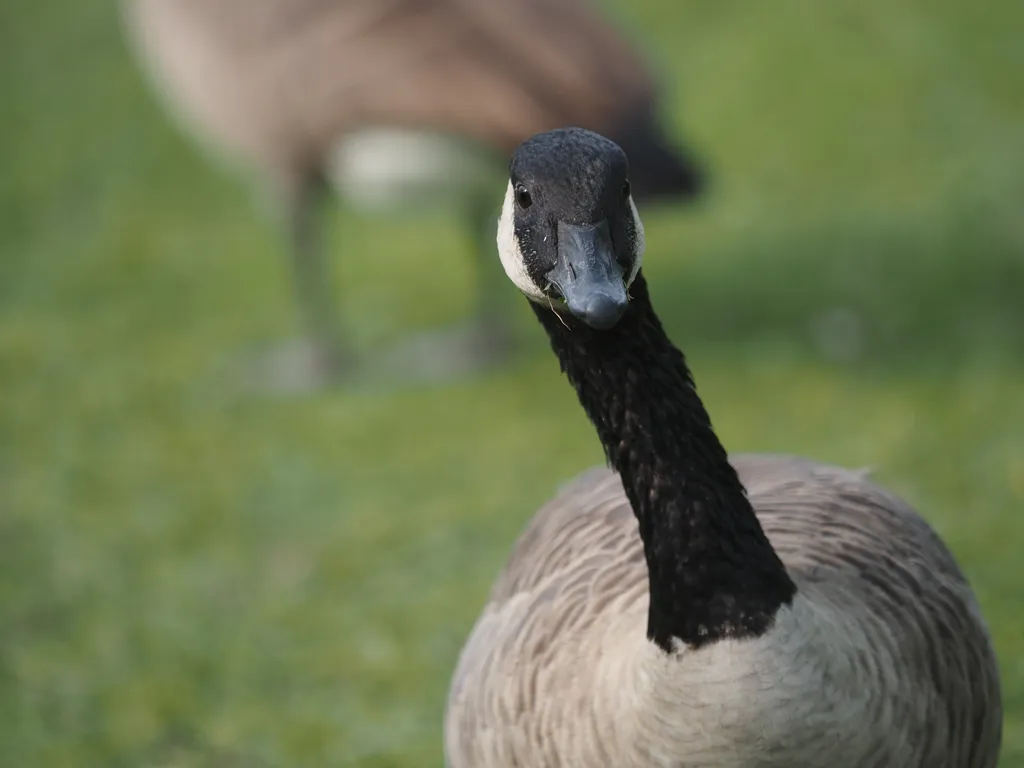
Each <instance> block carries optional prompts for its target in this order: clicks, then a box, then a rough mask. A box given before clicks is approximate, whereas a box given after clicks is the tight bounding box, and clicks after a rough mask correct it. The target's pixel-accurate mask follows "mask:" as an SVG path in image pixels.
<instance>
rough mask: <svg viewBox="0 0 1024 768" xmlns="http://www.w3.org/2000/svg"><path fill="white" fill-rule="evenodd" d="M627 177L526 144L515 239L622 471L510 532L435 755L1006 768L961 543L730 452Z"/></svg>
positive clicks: (467, 759)
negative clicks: (665, 300)
mask: <svg viewBox="0 0 1024 768" xmlns="http://www.w3.org/2000/svg"><path fill="white" fill-rule="evenodd" d="M632 179H633V172H632V164H631V163H628V162H627V157H626V155H625V154H624V153H623V152H622V150H621V149H620V148H619V147H618V146H616V145H615V144H614V143H612V142H611V141H608V140H607V139H606V138H604V137H602V136H598V135H595V134H593V133H590V132H588V131H582V130H578V129H577V130H562V131H553V132H550V133H546V134H542V135H539V136H535V137H533V138H532V139H530V140H529V141H527V142H525V143H524V144H523V145H522V146H521V147H520V148H519V149H518V150H517V151H516V153H515V154H514V156H513V158H512V163H511V167H510V179H509V182H508V185H507V192H506V197H505V203H504V209H503V213H502V216H501V219H500V222H499V224H498V238H497V240H498V251H499V255H500V257H501V262H502V264H503V265H504V268H505V271H506V273H507V274H508V277H509V278H510V279H511V280H512V282H513V283H515V285H516V287H517V288H518V289H519V290H520V291H521V292H522V293H523V294H525V295H526V296H527V298H529V299H530V304H531V306H532V308H533V310H534V313H535V314H536V316H537V318H538V320H539V321H540V323H541V325H542V326H543V327H544V329H545V331H546V332H547V334H548V337H549V339H550V342H551V346H552V349H553V350H554V352H555V355H556V356H557V357H558V360H559V363H560V365H561V369H562V371H563V372H564V373H565V374H566V376H567V378H568V379H569V382H570V383H571V384H572V386H573V387H574V388H575V390H576V394H577V397H578V399H579V401H580V405H582V407H583V409H584V410H585V411H586V414H587V416H588V417H589V419H590V420H591V422H592V423H593V425H594V427H595V429H596V430H597V434H598V437H599V439H600V441H601V445H602V447H603V448H604V452H605V455H606V457H607V459H608V463H609V464H610V465H611V469H610V470H609V469H604V468H599V469H592V470H589V471H587V472H585V473H583V474H582V475H581V476H579V477H578V478H576V479H575V480H574V481H573V482H572V483H570V484H569V485H568V486H566V487H564V488H563V489H562V490H561V491H560V492H559V493H558V494H557V496H556V497H555V498H554V499H553V500H552V501H550V502H549V503H548V504H546V505H545V506H543V507H542V508H541V509H540V511H539V512H537V514H536V515H535V516H534V517H533V519H532V520H531V521H530V523H529V524H528V525H527V527H526V530H525V531H524V532H523V534H522V535H521V536H520V538H519V541H518V542H517V543H516V545H515V547H514V548H513V550H512V554H511V555H510V557H509V559H508V562H507V564H506V566H505V568H504V570H503V571H502V573H501V575H500V576H499V577H498V580H497V582H496V584H495V585H494V587H493V589H492V591H491V596H490V600H489V602H488V603H487V605H486V607H485V608H484V610H483V612H482V614H481V616H480V618H479V619H478V621H477V623H476V626H475V627H474V628H473V631H472V634H471V635H470V637H469V639H468V640H467V642H466V645H465V647H464V648H463V650H462V653H461V656H460V658H459V662H458V666H457V668H456V671H455V674H454V677H453V680H452V686H451V692H450V699H449V705H448V712H447V717H446V725H445V753H446V761H447V762H446V764H447V765H448V766H449V768H512V767H513V766H530V767H531V768H542V767H543V766H597V765H602V766H616V768H698V767H699V768H709V767H710V766H715V768H749V767H750V766H761V767H762V768H771V767H776V768H792V767H793V766H801V767H804V768H812V767H818V768H826V766H827V767H828V768H864V767H865V766H879V768H881V767H882V766H885V767H886V768H896V767H897V766H899V768H995V766H996V764H997V762H998V758H999V751H1000V745H1001V738H1002V701H1001V693H1000V682H999V671H998V667H997V664H996V657H995V653H994V651H993V648H992V643H991V639H990V637H989V633H988V630H987V628H986V626H985V622H984V619H983V618H982V615H981V611H980V609H979V607H978V603H977V601H976V599H975V597H974V594H973V593H972V591H971V588H970V585H969V584H968V583H967V580H966V579H965V578H964V575H963V573H962V572H961V571H960V568H959V567H958V566H957V563H956V561H955V560H954V558H953V555H952V554H951V553H950V551H949V550H948V549H947V548H946V546H945V544H944V543H943V542H942V540H941V539H940V538H939V536H938V535H937V534H936V533H935V531H934V530H933V529H932V528H931V527H930V526H929V525H928V523H927V522H926V521H925V520H924V519H923V518H922V517H921V516H920V515H918V514H917V513H916V512H915V511H914V510H913V509H912V508H911V507H910V506H909V505H908V504H906V503H905V502H904V501H902V500H900V499H898V498H897V497H895V496H894V495H893V494H891V493H889V492H887V491H886V490H884V489H883V488H881V487H879V486H878V485H875V484H874V483H872V482H871V481H869V480H868V479H867V478H866V477H865V473H864V472H854V471H849V470H846V469H842V468H839V467H833V466H828V465H825V464H819V463H817V462H813V461H810V460H807V459H801V458H796V457H790V456H772V455H756V454H747V455H733V456H728V455H727V454H726V451H725V448H724V447H723V446H722V444H721V442H719V440H718V438H717V437H716V435H715V432H714V429H713V428H712V424H711V420H710V418H709V416H708V413H707V411H706V410H705V408H704V405H703V403H702V402H701V399H700V397H699V396H698V394H697V390H696V387H695V385H694V381H693V376H692V374H691V372H690V369H689V368H688V367H687V364H686V360H685V358H684V356H683V354H682V353H681V352H680V351H679V349H678V348H676V347H675V346H674V345H673V344H672V342H671V341H670V340H669V338H668V336H667V335H666V334H665V331H664V330H663V328H662V326H661V323H660V321H659V319H658V316H657V314H656V313H655V311H654V308H653V306H652V304H651V297H650V294H649V292H648V289H647V283H646V282H645V279H644V275H643V272H642V270H641V261H642V258H643V252H644V233H643V226H642V224H641V223H640V218H639V216H638V214H637V209H636V206H635V205H634V203H633V199H632V196H631V194H630V187H631V182H632ZM755 394H756V393H755Z"/></svg>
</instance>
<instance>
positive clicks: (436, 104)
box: [122, 0, 705, 386]
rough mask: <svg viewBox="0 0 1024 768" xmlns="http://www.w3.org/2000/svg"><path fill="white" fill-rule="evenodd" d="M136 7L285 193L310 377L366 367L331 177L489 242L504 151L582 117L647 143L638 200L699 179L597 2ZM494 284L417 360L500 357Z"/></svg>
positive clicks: (244, 158) (127, 10) (152, 57)
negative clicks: (330, 219)
mask: <svg viewBox="0 0 1024 768" xmlns="http://www.w3.org/2000/svg"><path fill="white" fill-rule="evenodd" d="M122 6H123V8H122V10H123V17H124V26H125V30H126V33H127V35H128V39H129V42H130V47H131V49H132V50H133V51H134V52H135V54H136V56H137V59H138V60H139V62H141V66H142V69H143V71H144V72H145V73H147V74H148V76H149V79H150V81H151V82H152V83H153V84H154V85H155V86H156V89H157V90H158V92H159V94H160V96H161V97H162V98H163V101H164V103H165V104H166V106H168V107H169V108H170V109H171V111H172V113H173V114H174V115H175V117H176V118H177V121H178V123H179V124H180V126H182V127H183V128H184V129H185V131H186V132H187V133H190V134H192V135H194V136H196V137H198V138H199V140H200V142H201V144H202V145H203V146H204V147H206V148H207V149H209V150H212V154H214V155H215V156H217V157H220V158H223V159H226V160H227V161H228V162H229V163H231V164H233V165H235V166H239V165H240V166H242V167H243V168H246V169H249V170H254V171H255V172H256V175H257V176H258V177H260V178H262V179H264V180H265V183H266V184H267V185H269V189H270V190H271V191H272V200H276V201H277V204H278V205H277V207H276V210H277V211H279V212H280V213H281V216H282V219H283V225H284V226H283V228H284V230H285V231H286V232H287V234H288V240H289V250H290V255H291V263H292V265H293V269H292V274H293V283H294V289H295V292H296V296H297V299H298V305H299V307H300V309H301V310H302V317H303V325H304V338H303V339H302V340H300V343H298V344H295V343H292V344H289V345H287V350H290V352H289V353H288V354H286V355H284V356H281V357H280V360H282V361H291V363H292V364H295V363H296V361H298V360H303V359H304V360H306V363H303V364H302V365H301V366H300V368H301V367H302V366H305V367H306V368H307V369H308V370H307V371H306V373H305V374H301V375H299V379H300V384H299V385H300V386H301V385H303V384H302V383H301V382H307V383H309V384H310V385H311V386H316V385H318V384H319V383H323V382H322V381H321V379H325V378H326V379H329V378H331V376H332V375H333V374H336V373H340V372H344V371H345V370H346V369H348V370H351V369H353V368H355V367H358V366H357V365H356V356H355V354H354V351H353V349H352V348H351V346H352V345H351V344H345V343H343V342H344V339H343V337H342V334H340V332H339V329H338V323H337V322H336V319H335V317H334V310H333V301H332V297H331V291H330V289H329V287H328V286H329V282H330V281H329V279H328V275H327V272H326V268H325V263H324V260H325V256H326V254H325V253H324V252H323V248H322V247H321V244H320V242H319V241H320V237H319V228H318V226H317V224H318V221H317V218H316V216H315V211H316V209H317V205H318V203H319V202H320V201H321V200H323V199H324V198H325V192H327V191H330V190H331V189H333V190H334V191H335V192H337V193H338V197H339V199H340V200H342V201H344V202H345V203H347V204H349V205H350V206H351V207H352V208H353V209H358V210H364V211H377V210H393V209H395V208H396V207H397V208H401V207H403V206H404V207H411V206H412V205H414V204H415V205H419V206H420V207H423V204H424V203H427V204H429V203H431V202H433V203H437V204H440V205H442V206H446V207H448V208H449V209H453V210H455V211H457V212H458V214H459V215H460V216H461V217H462V218H463V219H464V220H465V221H466V223H467V224H468V228H469V231H470V232H471V233H472V234H473V238H474V240H475V246H476V250H477V251H479V252H481V255H483V254H488V253H490V249H491V247H492V246H491V245H490V243H493V237H494V232H493V222H494V220H495V214H496V213H497V211H496V210H492V208H491V200H492V198H491V196H490V194H489V192H490V190H491V189H493V186H494V184H496V183H500V182H501V180H502V178H503V176H504V158H506V157H507V156H508V153H509V152H511V151H512V149H514V148H515V146H516V145H517V144H518V143H519V142H521V141H522V140H524V139H525V138H527V137H528V136H530V135H532V134H533V133H536V132H538V131H541V130H546V129H549V128H555V127H558V126H560V125H565V124H567V123H574V124H581V125H586V126H587V127H591V128H593V129H595V130H600V131H603V132H604V133H606V134H607V135H610V136H613V137H614V138H615V139H616V140H617V141H618V142H620V143H621V144H622V145H623V146H624V147H626V148H627V149H628V150H629V151H630V152H631V153H632V155H633V157H634V165H635V169H634V174H635V180H634V183H635V184H636V188H637V194H638V196H644V197H650V198H652V199H654V198H657V199H663V200H666V201H673V200H679V201H685V200H688V199H692V198H695V197H696V196H697V194H698V191H699V190H700V189H701V186H702V179H703V178H704V175H705V174H704V171H703V170H702V168H701V167H700V165H699V163H698V161H697V160H696V158H695V156H694V155H693V153H691V152H690V150H688V149H687V148H684V147H682V146H681V145H677V144H676V143H674V142H673V141H671V140H670V139H669V137H668V136H667V134H666V131H665V130H664V129H663V127H662V120H661V117H660V115H659V111H660V108H661V107H660V105H661V96H660V93H659V89H658V88H657V87H656V84H655V81H654V78H653V76H652V73H651V71H650V69H649V67H648V65H647V63H646V62H645V61H644V60H643V59H642V57H641V56H640V54H639V53H638V52H637V51H636V50H634V48H633V47H631V46H630V45H629V44H628V43H627V42H626V41H625V39H624V38H623V37H622V36H621V35H620V34H618V33H617V32H616V30H615V28H614V27H613V25H612V24H611V23H610V22H609V21H608V20H607V19H605V18H604V17H602V16H601V15H600V14H599V13H598V12H597V10H596V8H595V7H594V6H592V5H591V3H590V0H330V1H326V0H122ZM481 261H482V262H484V264H483V265H482V266H486V264H487V263H489V262H490V260H489V259H481ZM495 271H496V270H495ZM495 282H496V280H495V279H494V277H493V276H489V274H488V273H487V270H486V269H485V268H480V269H478V290H477V294H478V307H477V310H476V318H475V321H474V322H473V323H472V324H470V325H469V327H468V328H466V327H463V328H457V329H455V331H453V332H451V333H441V334H435V335H434V339H433V341H434V342H436V343H435V344H434V345H433V346H431V345H430V344H427V346H426V350H427V351H429V352H430V353H431V354H425V353H421V354H420V356H419V357H420V359H421V360H423V359H430V358H431V357H432V356H433V355H435V354H436V355H437V356H439V357H438V359H439V360H442V361H446V364H447V363H449V362H450V363H451V364H452V365H453V366H454V368H453V370H458V369H459V366H460V365H461V366H462V367H463V368H469V369H472V368H475V367H476V366H477V365H478V364H480V365H483V364H487V363H489V362H495V361H496V360H500V359H502V358H503V357H504V355H505V353H506V351H507V350H508V342H509V340H510V339H509V333H508V332H509V329H508V328H507V327H506V320H505V318H504V317H503V316H502V313H501V312H500V311H498V310H496V308H495V307H496V301H495V295H494V290H493V289H492V288H491V287H490V286H492V285H493V284H494V283H495ZM498 295H499V296H500V291H499V294H498ZM424 341H426V340H424ZM421 347H422V345H421ZM303 350H304V351H303ZM296 351H298V352H299V354H298V355H296V354H295V353H296ZM492 353H493V354H492ZM374 356H375V357H376V356H377V353H376V352H375V355H374ZM491 358H496V359H491ZM422 364H425V363H422ZM307 374H308V376H307Z"/></svg>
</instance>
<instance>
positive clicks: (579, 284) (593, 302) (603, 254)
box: [547, 221, 628, 330]
mask: <svg viewBox="0 0 1024 768" xmlns="http://www.w3.org/2000/svg"><path fill="white" fill-rule="evenodd" d="M547 277H548V280H549V281H550V282H551V284H552V285H554V286H555V287H557V288H558V290H559V291H561V292H562V296H563V297H564V298H565V303H566V305H567V306H568V307H569V311H570V312H572V313H573V314H574V315H576V317H578V318H579V319H580V320H582V321H583V322H585V323H586V324H587V325H589V326H590V327H591V328H597V329H599V330H607V329H609V328H611V327H612V326H614V325H615V324H616V323H617V322H619V319H620V318H621V317H622V315H623V313H624V312H625V311H626V304H627V302H628V299H627V297H626V284H625V283H624V282H623V280H622V268H621V267H620V266H619V263H618V260H617V259H616V258H615V249H614V248H613V247H612V237H611V233H610V232H609V231H608V222H607V221H602V222H600V223H598V224H566V223H565V222H562V221H560V222H558V262H557V264H556V265H555V267H554V268H553V269H552V270H551V271H550V272H549V273H548V275H547Z"/></svg>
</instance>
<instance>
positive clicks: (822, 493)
mask: <svg viewBox="0 0 1024 768" xmlns="http://www.w3.org/2000/svg"><path fill="white" fill-rule="evenodd" d="M732 463H733V465H734V466H735V467H736V470H737V472H738V473H739V476H740V478H741V480H742V481H743V484H744V485H745V486H746V488H747V491H748V493H749V495H750V500H751V503H752V505H753V507H754V509H755V510H756V511H757V515H758V519H759V521H760V522H761V525H762V526H763V527H764V530H765V533H767V535H768V538H769V539H770V541H771V543H772V546H773V547H774V548H775V550H776V551H777V552H778V553H779V555H780V557H781V558H782V561H783V562H784V563H785V565H786V568H787V570H788V571H789V573H790V575H791V576H792V577H793V580H794V581H795V582H796V584H797V587H798V592H797V595H798V597H797V599H796V600H795V601H794V603H793V606H792V607H791V608H787V609H783V611H782V612H781V613H780V615H779V617H778V620H777V626H776V627H775V629H774V630H773V631H772V632H770V633H769V634H767V635H765V636H764V637H761V638H756V639H752V640H725V641H722V642H721V643H718V644H715V645H712V646H710V647H707V648H701V649H698V650H691V649H687V648H685V647H681V648H680V649H679V652H678V655H677V656H675V657H669V656H666V655H665V654H664V653H662V651H661V650H660V649H658V648H657V647H656V646H655V645H654V644H652V643H651V642H650V641H649V640H648V639H647V638H646V637H645V635H644V625H645V622H646V618H647V612H648V588H647V564H646V562H645V561H644V554H643V546H642V543H641V540H640V536H639V534H638V531H637V523H636V518H635V516H634V514H633V510H632V509H631V507H630V505H629V501H628V500H627V498H626V496H625V494H624V492H623V488H622V482H621V480H620V478H619V476H618V475H617V474H615V473H614V472H612V471H611V470H608V469H603V468H601V469H594V470H590V471H588V472H585V473H584V474H582V475H581V476H580V477H578V478H577V479H576V480H575V481H573V482H572V483H570V484H569V485H567V486H566V487H564V488H563V489H561V490H560V492H559V493H558V494H557V495H556V497H555V498H554V499H552V500H551V501H550V502H549V503H548V504H546V505H545V506H544V507H542V508H541V509H540V510H539V511H538V512H537V514H536V515H535V516H534V518H533V519H532V521H531V522H530V524H529V525H528V526H527V528H526V530H525V531H524V532H523V534H522V535H521V537H520V538H519V541H518V542H517V543H516V545H515V547H514V548H513V551H512V554H511V556H510V558H509V560H508V563H507V564H506V566H505V568H504V569H503V571H502V573H501V576H500V577H499V578H498V580H497V583H496V584H495V585H494V588H493V590H492V592H491V595H490V599H489V601H488V604H487V607H486V608H485V609H484V611H483V614H482V615H481V617H480V619H479V620H478V622H477V624H476V626H475V627H474V629H473V633H472V635H471V638H470V640H469V641H468V642H467V644H466V647H465V649H464V650H463V652H462V656H461V657H460V659H459V664H458V667H457V669H456V672H455V675H454V678H453V682H452V689H451V700H450V705H449V720H448V723H447V743H446V746H447V750H448V760H449V765H451V766H453V768H462V766H481V767H490V766H509V765H536V766H554V765H585V766H590V765H616V766H622V768H650V767H651V766H673V767H675V766H685V767H686V768H690V767H691V766H708V767H709V768H710V767H711V766H715V767H716V768H729V767H731V766H735V767H736V768H741V767H742V768H746V767H748V766H752V765H758V766H780V767H781V766H794V765H800V766H822V768H824V767H825V766H840V765H841V766H873V765H879V766H886V767H888V766H897V765H898V766H905V767H906V768H912V767H917V766H919V767H920V768H933V767H939V766H950V767H951V768H952V767H953V766H956V767H957V768H976V767H977V768H981V767H982V766H994V765H995V764H996V758H997V749H996V748H995V747H994V745H996V744H998V727H999V717H998V716H993V715H992V714H991V712H990V708H991V702H992V701H994V700H996V699H997V698H998V685H997V683H996V681H995V679H994V678H993V677H992V675H991V673H989V670H991V669H992V667H993V664H994V658H993V656H992V652H991V648H990V645H989V642H988V637H987V635H986V633H985V632H984V630H983V629H982V626H983V625H982V624H981V618H980V613H979V611H978V607H977V605H976V603H975V600H974V598H973V596H972V594H971V591H970V588H969V587H968V586H967V583H966V582H965V581H964V579H963V576H962V575H961V574H960V571H959V569H958V568H957V566H956V563H955V562H954V560H953V558H952V556H951V555H950V554H949V552H948V550H947V549H946V548H945V546H944V545H943V544H942V542H941V541H940V540H939V538H938V537H937V536H936V535H935V533H934V532H933V531H932V530H931V529H930V527H929V526H928V525H927V524H926V523H925V522H924V521H923V520H922V519H921V518H920V517H919V516H918V515H917V514H916V513H915V512H914V511H913V510H912V509H911V508H910V507H909V506H907V505H906V504H905V503H904V502H902V501H901V500H899V499H897V498H895V497H894V496H892V495H891V494H889V493H888V492H886V491H884V490H883V489H881V488H879V487H878V486H876V485H874V484H872V483H871V482H869V481H868V480H867V479H865V478H864V477H863V474H862V473H857V472H851V471H848V470H845V469H840V468H837V467H830V466H825V465H821V464H815V463H812V462H810V461H806V460H803V459H800V458H794V457H786V456H768V455H737V456H733V457H732ZM979 725H982V727H981V728H980V729H979V727H978V726H979ZM681 755H685V758H684V759H681V758H680V756H681ZM837 755H842V756H843V762H837V761H836V760H837V758H836V756H837ZM883 756H884V759H883ZM895 756H899V758H897V757H895Z"/></svg>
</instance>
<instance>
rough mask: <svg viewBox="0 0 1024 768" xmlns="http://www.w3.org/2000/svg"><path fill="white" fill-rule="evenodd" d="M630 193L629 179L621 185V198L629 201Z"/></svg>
mask: <svg viewBox="0 0 1024 768" xmlns="http://www.w3.org/2000/svg"><path fill="white" fill-rule="evenodd" d="M631 192H632V187H630V186H629V179H626V180H625V181H624V182H623V184H622V196H623V197H624V198H626V199H629V195H630V193H631Z"/></svg>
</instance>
